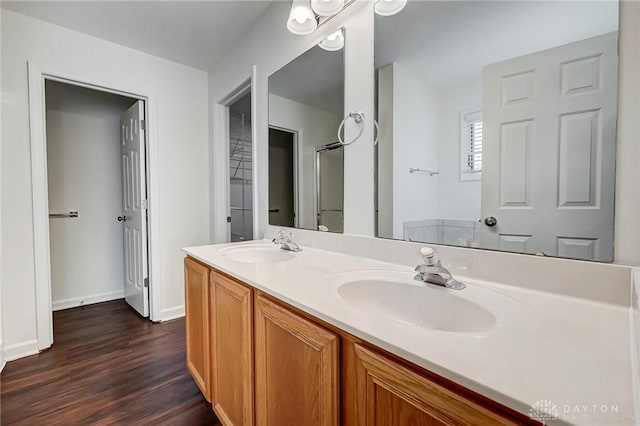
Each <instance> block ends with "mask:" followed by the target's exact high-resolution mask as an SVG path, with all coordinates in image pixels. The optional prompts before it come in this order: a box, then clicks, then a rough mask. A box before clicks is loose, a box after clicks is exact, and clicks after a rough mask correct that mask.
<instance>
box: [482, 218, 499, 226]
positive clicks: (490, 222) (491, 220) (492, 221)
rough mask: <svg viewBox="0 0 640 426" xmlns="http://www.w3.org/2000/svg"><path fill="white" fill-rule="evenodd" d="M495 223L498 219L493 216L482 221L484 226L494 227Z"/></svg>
mask: <svg viewBox="0 0 640 426" xmlns="http://www.w3.org/2000/svg"><path fill="white" fill-rule="evenodd" d="M497 223H498V219H496V218H495V217H493V216H489V217H486V218H485V219H484V224H485V225H487V226H496V224H497Z"/></svg>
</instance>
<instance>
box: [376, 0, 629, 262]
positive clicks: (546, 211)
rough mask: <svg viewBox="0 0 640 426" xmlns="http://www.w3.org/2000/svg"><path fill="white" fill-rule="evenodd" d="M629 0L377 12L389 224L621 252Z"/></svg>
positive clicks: (381, 202) (437, 234)
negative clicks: (623, 9) (616, 211)
mask: <svg viewBox="0 0 640 426" xmlns="http://www.w3.org/2000/svg"><path fill="white" fill-rule="evenodd" d="M617 30H618V3H617V2H614V1H602V2H600V1H572V2H546V1H542V2H541V1H517V2H500V1H453V2H452V1H441V2H439V1H409V3H408V5H407V7H406V8H405V9H404V10H403V11H402V12H401V13H399V14H398V15H395V16H391V17H379V16H376V18H375V67H376V113H377V119H378V122H379V125H380V138H379V143H378V145H377V149H376V152H377V154H376V160H375V161H376V183H377V185H376V188H377V191H376V206H377V209H376V224H377V235H378V236H379V237H385V238H396V239H405V240H413V241H422V242H430V243H436V244H448V245H459V246H466V247H480V248H487V249H495V250H505V251H513V252H520V253H540V252H542V253H544V254H546V255H550V256H561V257H569V258H578V259H587V260H598V261H612V260H613V206H614V192H615V182H614V176H615V139H616V103H617V63H618V58H617V40H618V34H617Z"/></svg>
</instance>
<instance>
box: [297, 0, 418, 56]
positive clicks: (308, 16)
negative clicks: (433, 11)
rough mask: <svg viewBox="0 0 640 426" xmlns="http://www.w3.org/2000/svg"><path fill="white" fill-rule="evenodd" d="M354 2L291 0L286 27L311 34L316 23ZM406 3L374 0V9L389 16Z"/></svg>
mask: <svg viewBox="0 0 640 426" xmlns="http://www.w3.org/2000/svg"><path fill="white" fill-rule="evenodd" d="M354 2H355V0H293V2H292V4H291V12H289V19H288V20H287V28H288V29H289V31H291V32H292V33H294V34H297V35H307V34H311V33H312V32H314V31H315V30H316V28H318V25H322V24H323V23H324V22H326V21H328V20H329V19H331V18H332V17H333V16H335V15H337V14H338V13H340V12H342V11H343V10H344V9H345V8H347V7H348V6H349V5H351V4H352V3H354ZM406 5H407V0H375V4H374V10H375V12H376V14H378V15H380V16H391V15H395V14H396V13H398V12H400V11H401V10H402V9H404V7H405V6H406ZM332 35H333V34H332ZM323 42H324V41H323ZM343 42H344V38H343ZM321 47H322V46H321ZM323 49H324V47H323ZM327 50H330V49H327ZM335 50H338V49H335Z"/></svg>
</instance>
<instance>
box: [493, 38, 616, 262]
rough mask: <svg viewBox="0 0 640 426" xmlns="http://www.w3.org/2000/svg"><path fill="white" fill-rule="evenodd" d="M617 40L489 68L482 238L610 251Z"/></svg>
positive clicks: (524, 248)
mask: <svg viewBox="0 0 640 426" xmlns="http://www.w3.org/2000/svg"><path fill="white" fill-rule="evenodd" d="M617 41H618V37H617V33H610V34H605V35H601V36H597V37H593V38H589V39H586V40H582V41H578V42H575V43H571V44H567V45H563V46H560V47H555V48H552V49H548V50H543V51H540V52H537V53H533V54H530V55H527V56H521V57H518V58H515V59H511V60H507V61H504V62H500V63H496V64H492V65H487V66H486V67H485V68H484V72H483V118H484V123H483V125H484V142H483V145H484V146H483V161H484V164H483V167H482V209H481V210H482V219H481V221H482V231H481V244H482V246H483V247H487V248H494V249H501V250H509V251H518V252H525V253H526V252H528V253H535V252H538V251H542V252H544V253H545V254H547V255H557V256H563V257H571V258H578V259H589V260H601V261H611V260H613V204H614V203H613V198H614V193H615V182H614V178H615V139H616V109H617V105H616V102H617V101H616V99H617V96H616V95H617V72H618V70H617ZM493 218H495V221H494V220H493Z"/></svg>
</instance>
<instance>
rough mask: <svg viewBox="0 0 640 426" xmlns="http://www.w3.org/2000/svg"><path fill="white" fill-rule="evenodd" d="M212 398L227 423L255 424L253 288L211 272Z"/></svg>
mask: <svg viewBox="0 0 640 426" xmlns="http://www.w3.org/2000/svg"><path fill="white" fill-rule="evenodd" d="M211 289H212V294H211V323H212V327H211V342H212V345H211V349H212V350H211V354H212V360H213V362H212V378H211V381H212V384H213V392H212V402H213V408H214V409H215V411H216V414H217V415H218V417H219V418H220V420H221V421H222V423H223V424H225V425H253V297H252V290H251V289H250V288H249V287H246V286H245V285H242V284H240V283H239V282H237V281H234V280H231V279H230V278H227V277H226V276H224V275H222V274H219V273H217V272H215V271H212V272H211Z"/></svg>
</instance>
